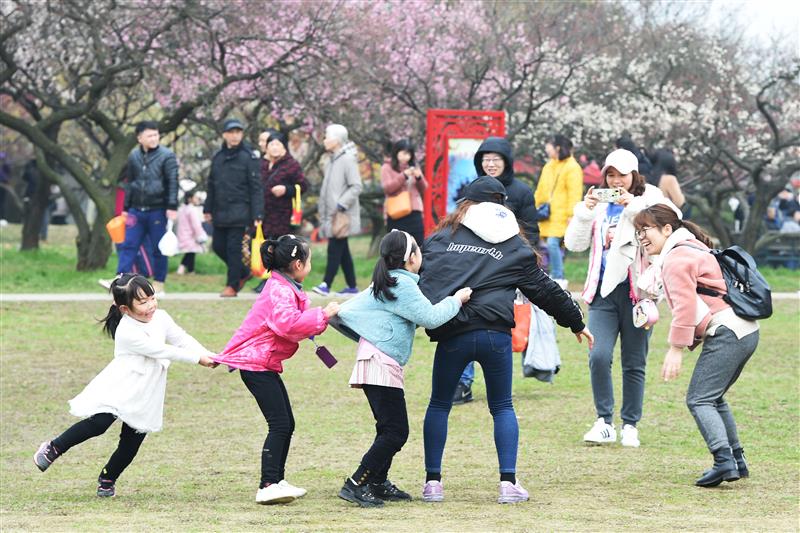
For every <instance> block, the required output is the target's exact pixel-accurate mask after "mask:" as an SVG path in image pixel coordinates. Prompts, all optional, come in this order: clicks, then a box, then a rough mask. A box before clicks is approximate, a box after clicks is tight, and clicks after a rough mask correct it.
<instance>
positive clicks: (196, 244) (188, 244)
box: [175, 189, 208, 276]
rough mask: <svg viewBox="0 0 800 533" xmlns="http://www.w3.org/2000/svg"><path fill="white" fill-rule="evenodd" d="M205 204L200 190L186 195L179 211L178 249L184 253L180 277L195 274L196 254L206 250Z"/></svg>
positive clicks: (178, 272) (179, 269) (179, 267)
mask: <svg viewBox="0 0 800 533" xmlns="http://www.w3.org/2000/svg"><path fill="white" fill-rule="evenodd" d="M202 203H203V199H202V196H201V194H200V191H199V190H198V189H194V190H192V191H189V192H187V193H186V196H185V197H184V199H183V205H182V206H181V207H180V209H178V229H177V234H178V248H179V249H180V251H181V252H183V259H181V264H180V265H178V270H177V271H176V272H175V273H176V274H178V275H179V276H182V275H184V274H194V258H195V254H201V253H203V252H204V251H205V250H204V248H203V243H205V242H206V241H207V240H208V235H207V234H206V231H205V230H204V229H203V219H202V217H203V208H202V207H201V204H202Z"/></svg>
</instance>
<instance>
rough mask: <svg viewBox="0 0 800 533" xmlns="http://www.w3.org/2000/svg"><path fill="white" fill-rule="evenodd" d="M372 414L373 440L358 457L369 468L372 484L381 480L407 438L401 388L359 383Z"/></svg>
mask: <svg viewBox="0 0 800 533" xmlns="http://www.w3.org/2000/svg"><path fill="white" fill-rule="evenodd" d="M362 387H363V389H364V394H365V395H366V396H367V400H368V401H369V407H370V409H372V415H373V416H374V417H375V440H374V441H373V443H372V446H371V447H370V449H369V450H368V451H367V453H365V454H364V457H362V458H361V466H362V467H364V468H366V469H368V470H369V471H370V482H371V483H383V482H384V481H386V478H387V476H388V475H389V469H390V468H391V467H392V459H393V458H394V456H395V455H396V454H397V452H399V451H400V450H401V449H402V447H403V445H404V444H405V443H406V441H407V440H408V412H407V411H406V398H405V393H404V392H403V389H398V388H395V387H382V386H380V385H362Z"/></svg>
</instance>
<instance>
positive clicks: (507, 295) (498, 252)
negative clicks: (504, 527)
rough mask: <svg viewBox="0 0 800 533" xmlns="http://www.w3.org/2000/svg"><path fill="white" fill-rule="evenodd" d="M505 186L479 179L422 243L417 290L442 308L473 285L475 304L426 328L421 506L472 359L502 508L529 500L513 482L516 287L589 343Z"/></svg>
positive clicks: (435, 491)
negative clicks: (488, 422) (490, 428)
mask: <svg viewBox="0 0 800 533" xmlns="http://www.w3.org/2000/svg"><path fill="white" fill-rule="evenodd" d="M504 200H505V188H504V187H503V185H502V184H501V183H500V182H499V181H498V180H496V179H494V178H491V177H489V176H483V177H480V178H478V179H477V180H475V181H474V182H472V183H471V184H470V185H469V186H468V187H467V190H466V192H465V195H464V199H463V200H462V201H461V203H460V204H459V207H458V208H457V209H456V211H455V212H453V213H452V214H450V215H448V216H447V218H445V219H444V220H443V221H442V222H441V223H440V224H439V226H438V227H437V229H436V231H435V233H434V234H433V235H432V236H431V237H430V238H429V239H428V240H427V241H426V243H425V247H424V249H423V250H424V252H423V257H424V261H423V265H424V267H423V271H422V272H421V279H420V283H419V286H420V289H421V290H422V292H423V294H425V296H426V297H427V298H428V299H429V300H431V301H432V302H439V301H441V300H442V299H443V298H444V297H446V296H449V295H451V294H453V293H454V292H455V291H456V290H457V289H458V288H460V287H471V288H472V289H473V293H472V298H471V300H470V302H469V303H467V304H465V305H464V306H463V307H462V308H461V310H460V311H459V313H458V315H456V317H455V318H453V319H452V320H450V321H449V322H447V323H446V324H444V325H443V326H441V327H439V328H437V329H434V330H429V331H428V335H429V336H430V338H431V340H433V341H437V342H438V345H437V347H436V355H435V357H434V362H433V380H432V383H433V385H432V391H431V399H430V403H429V404H428V410H427V412H426V414H425V426H424V441H425V469H426V471H427V477H426V483H425V488H424V489H423V500H425V501H431V502H435V501H442V500H443V499H444V493H443V488H442V484H441V463H442V454H443V452H444V445H445V441H446V439H447V419H448V415H449V414H450V408H451V407H452V404H453V392H454V391H455V389H456V385H457V384H458V380H459V377H460V375H461V372H462V371H463V370H464V367H465V366H466V365H467V364H468V363H469V362H471V361H477V362H478V363H480V365H481V368H482V369H483V375H484V379H485V381H486V396H487V400H488V404H489V411H490V412H491V414H492V418H493V419H494V438H495V446H496V447H497V456H498V460H499V463H500V496H499V498H498V502H499V503H516V502H521V501H526V500H527V499H528V492H527V491H526V490H525V489H524V488H522V486H521V485H520V484H519V482H518V481H517V479H516V461H517V445H518V440H519V427H518V425H517V417H516V414H515V413H514V406H513V404H512V401H511V381H512V367H513V364H512V363H513V358H512V352H511V328H512V327H513V326H514V309H513V305H514V294H515V292H516V290H517V289H520V290H521V291H522V293H523V294H525V295H526V296H527V297H528V298H529V299H530V300H531V301H532V302H533V303H534V304H536V305H537V306H539V307H540V308H542V309H543V310H544V311H545V312H547V313H548V314H550V315H552V316H554V317H555V319H556V321H557V322H558V323H559V325H561V326H563V327H568V328H570V329H571V330H572V332H573V333H574V334H575V336H576V338H577V339H578V341H579V342H581V340H582V338H583V337H585V338H586V339H587V340H588V342H589V345H590V346H591V345H592V344H593V343H594V338H593V337H592V334H591V333H590V332H589V330H588V329H587V328H586V326H585V325H584V323H583V317H582V313H581V310H580V308H579V307H578V305H577V304H576V303H575V302H574V301H573V300H572V298H571V297H570V295H569V293H567V292H566V291H564V290H563V289H561V287H559V285H558V284H557V283H556V282H554V281H553V280H551V279H550V278H549V277H548V276H547V274H545V273H544V272H543V271H542V270H541V269H540V268H539V267H538V266H537V264H536V256H535V255H534V252H533V250H532V249H531V248H530V246H529V245H528V243H527V241H525V240H524V239H523V238H522V237H521V236H520V228H519V225H518V223H517V219H516V217H514V214H513V213H512V212H511V211H510V210H509V209H507V208H506V207H505V206H503V201H504Z"/></svg>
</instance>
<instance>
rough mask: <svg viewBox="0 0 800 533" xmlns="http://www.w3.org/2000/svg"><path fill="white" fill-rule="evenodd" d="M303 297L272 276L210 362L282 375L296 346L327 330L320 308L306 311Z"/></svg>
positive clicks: (306, 302) (300, 292) (277, 276)
mask: <svg viewBox="0 0 800 533" xmlns="http://www.w3.org/2000/svg"><path fill="white" fill-rule="evenodd" d="M308 305H309V299H308V296H306V293H304V292H303V291H301V290H300V289H298V288H297V287H296V286H295V285H294V284H293V283H292V282H291V281H289V280H287V279H286V278H285V277H284V276H283V275H282V274H280V273H278V272H273V274H272V277H271V278H269V280H267V283H266V285H265V286H264V290H263V291H261V295H260V296H259V297H258V300H256V302H255V303H254V304H253V307H252V308H250V312H248V313H247V316H246V317H245V319H244V322H242V325H241V326H239V329H238V330H236V333H234V335H233V338H232V339H231V340H230V341H229V342H228V345H227V346H225V349H224V350H223V351H222V353H221V354H219V355H217V356H215V357H213V359H214V361H217V362H218V363H222V364H225V365H228V366H229V367H231V368H238V369H240V370H251V371H256V372H262V371H266V370H270V371H273V372H278V373H280V372H283V361H284V360H286V359H289V358H290V357H291V356H293V355H294V354H295V352H297V348H298V347H299V346H300V345H299V344H298V343H299V342H300V341H301V340H303V339H307V338H308V337H310V336H312V335H319V334H320V333H322V332H323V331H325V328H326V327H328V319H327V318H325V313H323V312H322V308H321V307H313V308H310V309H309V307H308Z"/></svg>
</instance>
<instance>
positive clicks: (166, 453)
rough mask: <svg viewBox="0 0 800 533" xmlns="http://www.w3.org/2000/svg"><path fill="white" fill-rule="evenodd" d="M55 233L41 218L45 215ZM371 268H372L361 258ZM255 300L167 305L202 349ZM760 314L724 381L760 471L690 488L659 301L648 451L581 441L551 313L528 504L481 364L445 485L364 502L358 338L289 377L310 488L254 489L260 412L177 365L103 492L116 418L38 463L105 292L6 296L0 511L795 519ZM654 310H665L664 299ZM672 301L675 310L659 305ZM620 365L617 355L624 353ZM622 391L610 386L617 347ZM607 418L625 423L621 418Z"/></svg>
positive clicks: (474, 526) (570, 367) (420, 388)
mask: <svg viewBox="0 0 800 533" xmlns="http://www.w3.org/2000/svg"><path fill="white" fill-rule="evenodd" d="M51 229H52V228H51ZM362 275H363V273H362ZM249 304H250V302H246V301H236V300H228V301H213V302H175V301H173V302H170V301H164V302H163V307H164V308H165V309H166V310H167V311H169V312H170V314H171V315H172V316H173V317H174V318H175V319H176V321H177V322H178V323H179V324H180V325H182V326H183V327H184V328H186V329H187V330H188V331H189V332H190V333H192V334H194V335H195V336H196V337H197V338H198V339H199V340H200V341H201V342H202V343H203V344H205V345H206V346H207V347H209V348H210V349H215V350H219V349H221V348H222V346H223V345H224V344H225V343H226V342H227V340H228V339H229V337H230V335H231V334H232V332H233V330H234V329H235V328H236V327H237V326H238V325H239V323H240V322H241V320H242V318H243V317H244V315H245V313H246V312H247V310H248V308H249ZM775 309H776V313H775V316H774V317H773V318H771V319H770V320H767V321H764V322H762V330H761V335H762V337H761V338H762V341H761V346H760V347H759V350H758V352H757V353H756V354H755V356H754V357H753V359H752V360H751V362H750V364H749V365H748V366H747V368H746V369H745V371H744V373H743V375H742V377H741V379H740V382H739V383H737V384H736V385H735V387H734V388H733V390H732V391H731V392H730V393H729V400H730V402H731V405H732V407H733V410H734V412H735V413H736V415H737V418H738V422H739V429H740V433H741V437H742V441H743V443H744V444H745V449H746V450H747V453H748V457H749V459H750V463H751V472H752V477H751V478H750V479H749V480H743V481H739V482H736V483H730V484H724V485H723V486H722V487H720V488H719V489H716V490H706V489H699V488H695V487H693V486H692V484H691V483H692V481H693V480H694V479H695V477H697V476H698V475H700V473H701V472H702V471H703V470H704V469H705V468H707V467H708V466H709V465H710V458H711V456H710V455H709V454H708V452H707V451H706V450H705V448H704V445H703V441H702V438H701V437H700V434H699V432H698V431H697V428H696V426H695V424H694V421H693V419H692V417H691V415H690V414H689V412H688V410H687V409H686V407H685V405H684V395H685V391H686V387H687V386H688V383H689V378H690V375H691V371H692V368H693V364H694V360H695V358H696V355H695V354H690V355H689V356H688V357H687V358H686V362H685V368H684V370H683V373H682V375H681V376H680V378H679V379H678V380H677V381H676V382H672V383H663V382H661V381H660V380H659V379H658V373H659V370H660V365H661V362H662V361H663V356H664V353H665V352H666V349H667V344H666V332H667V327H666V326H667V324H668V322H667V320H668V318H669V317H668V316H665V317H663V318H662V322H661V323H659V324H658V325H657V326H656V329H655V332H654V335H653V337H652V341H651V352H650V354H651V355H650V365H649V368H648V371H647V388H646V394H645V406H644V418H643V420H642V422H641V425H640V430H641V440H642V447H641V448H639V449H623V448H621V447H620V446H619V445H614V446H608V447H586V446H584V445H583V444H582V443H581V437H582V435H583V433H584V432H585V431H586V430H587V429H588V427H589V426H590V425H591V424H592V423H593V422H594V410H593V407H592V400H591V389H590V385H589V376H588V368H587V363H586V351H585V348H584V347H582V346H580V345H578V344H577V343H575V341H574V338H573V337H572V336H571V335H570V334H569V332H567V331H565V330H561V329H559V345H560V348H561V355H562V360H563V368H562V371H561V373H559V375H558V376H557V377H556V381H555V384H554V385H553V386H550V385H545V384H542V383H540V382H538V381H535V380H531V379H523V378H522V377H521V369H519V368H518V369H516V371H515V376H514V404H515V407H516V410H517V415H518V418H519V422H520V449H519V459H518V472H519V476H520V479H521V481H522V482H523V483H524V484H525V486H526V487H527V488H528V489H529V491H530V492H531V500H532V501H531V502H529V503H527V504H520V505H513V506H500V505H497V504H496V503H494V501H495V498H496V496H497V477H498V476H497V457H496V454H495V450H494V443H493V439H492V433H491V417H490V415H489V413H488V409H487V407H486V401H485V398H486V395H485V389H484V385H483V380H482V378H481V377H480V370H478V373H479V376H478V378H477V381H476V385H475V388H474V392H475V396H476V400H475V401H474V402H472V403H470V404H467V405H465V406H461V407H456V408H454V409H453V411H452V413H451V416H450V426H449V427H450V432H449V436H448V442H447V448H446V452H445V457H444V465H443V466H444V469H443V470H444V472H443V473H444V482H445V487H446V498H447V499H446V501H445V502H444V503H443V504H441V505H431V504H424V503H422V502H420V501H419V500H418V499H417V500H416V501H414V502H411V503H409V504H394V505H387V506H386V507H385V508H383V509H378V510H362V509H358V508H354V507H352V506H350V505H349V504H346V503H345V502H343V501H342V500H340V499H339V498H337V497H336V494H337V492H338V489H339V487H340V486H341V484H342V481H343V479H344V478H345V476H347V475H349V474H350V473H351V472H352V471H353V470H354V468H355V467H356V466H357V463H358V461H359V460H360V458H361V455H362V454H363V453H364V451H366V449H367V447H368V445H369V443H370V442H371V439H372V437H373V431H374V429H373V426H374V422H373V421H372V419H371V415H370V412H369V407H368V404H367V402H366V399H365V398H364V396H363V393H361V392H360V391H357V390H353V389H350V388H349V387H348V385H347V382H348V378H349V376H350V371H351V369H352V363H353V359H354V357H353V356H354V353H355V345H354V344H353V343H351V342H350V341H347V340H346V339H344V338H343V337H341V336H339V335H338V334H337V333H336V332H334V331H330V332H326V333H325V334H324V335H322V336H321V337H320V339H321V341H322V343H324V344H326V345H327V346H328V347H329V348H330V349H331V350H332V351H333V353H334V354H336V356H337V357H338V358H339V360H340V364H339V365H337V366H335V367H334V368H333V369H332V370H328V369H326V368H325V367H324V366H323V365H322V363H321V362H320V361H319V360H318V359H317V358H316V357H315V356H314V354H313V346H311V344H310V343H308V342H303V343H302V344H301V349H300V351H299V352H298V354H297V355H295V357H294V358H293V359H291V360H289V361H288V362H287V364H286V372H285V374H284V378H285V381H286V384H287V388H288V390H289V394H290V397H291V399H292V402H293V406H294V410H295V417H296V420H297V429H296V432H295V436H294V439H293V441H292V449H291V452H290V455H289V461H288V464H287V472H288V477H289V480H290V481H292V482H293V483H296V484H297V485H299V486H303V487H306V488H308V489H309V494H308V496H306V498H304V499H303V500H300V501H297V502H294V503H292V504H290V505H286V506H274V507H261V506H258V505H256V504H255V503H254V502H253V498H254V496H255V490H256V485H257V482H258V476H259V454H260V450H261V446H262V443H263V439H264V436H265V434H266V425H265V423H264V421H263V419H262V417H261V414H260V412H259V411H258V408H257V406H256V404H255V401H254V400H253V398H252V397H251V396H250V395H249V393H248V392H247V390H246V389H245V387H244V385H243V384H242V382H241V380H240V379H239V377H238V375H236V374H235V373H234V374H229V373H227V372H226V371H225V369H224V368H218V369H216V370H214V371H211V370H207V369H204V368H201V367H199V366H192V365H187V364H181V363H176V364H174V365H173V366H172V367H171V368H170V377H169V386H168V388H167V400H166V409H165V424H164V431H163V432H160V433H156V434H152V435H150V436H148V437H147V438H146V439H145V441H144V444H143V446H142V449H141V451H140V453H139V456H138V457H137V458H136V460H135V461H134V463H133V464H132V465H131V466H130V468H129V469H128V471H126V472H125V474H124V475H123V476H122V477H121V478H120V480H119V483H118V485H117V493H118V494H119V496H118V497H117V498H115V499H113V500H111V501H108V500H101V499H99V498H97V497H96V496H95V495H94V490H95V479H96V478H97V475H98V473H99V470H100V468H101V467H102V466H103V464H104V463H105V461H106V460H107V458H108V456H109V454H110V453H111V451H112V450H113V448H114V447H115V445H116V440H117V436H116V435H117V432H118V431H119V429H118V426H117V425H115V426H112V428H111V429H110V430H109V432H108V433H107V434H106V435H104V436H101V437H98V438H96V439H92V440H90V441H88V442H86V443H84V444H82V445H80V446H78V447H76V448H75V449H73V450H71V451H70V452H69V453H68V454H66V455H65V456H64V457H62V458H61V459H59V461H58V462H57V463H56V464H55V465H54V466H53V467H52V468H51V469H49V470H48V471H47V472H46V473H44V474H41V473H39V471H38V470H37V469H36V467H35V466H34V465H33V464H32V461H31V456H32V454H33V452H34V451H35V449H36V447H37V446H38V444H39V443H40V442H41V441H42V440H44V439H46V438H50V437H53V436H55V435H56V434H58V433H59V432H60V431H63V430H64V429H66V428H67V427H68V426H69V425H70V424H72V423H74V421H75V420H76V419H75V418H73V417H71V416H70V415H69V414H68V407H67V405H66V402H67V400H69V399H70V398H72V397H73V396H74V395H76V394H77V393H78V392H80V390H81V389H82V388H83V387H84V386H85V385H86V384H87V383H88V382H89V380H91V379H92V378H93V377H94V376H95V375H96V374H97V373H98V372H99V371H100V369H102V368H103V366H104V365H105V364H106V363H107V362H108V361H109V359H110V357H111V356H112V353H113V343H112V341H110V340H109V339H107V338H104V337H102V336H101V335H100V331H99V328H98V326H97V325H95V324H94V323H93V321H94V319H95V318H97V317H99V316H101V315H102V314H104V312H105V309H104V308H103V306H101V305H98V303H96V302H95V303H91V302H74V303H68V304H51V303H8V302H6V303H2V304H0V316H2V323H1V324H0V334H1V338H2V357H0V400H2V401H0V415H1V416H0V476H1V477H2V487H3V488H2V494H0V521H2V524H0V527H1V528H2V530H3V531H25V530H27V531H30V530H37V531H64V530H85V531H109V530H157V531H172V530H187V531H201V530H202V531H205V530H216V531H255V530H263V529H264V528H266V527H274V528H280V530H282V531H332V530H337V531H343V530H348V531H356V530H381V531H383V530H385V531H423V530H426V531H429V530H441V531H455V530H459V531H465V530H468V531H517V530H531V529H533V530H558V531H563V530H581V531H607V530H693V531H697V530H708V531H716V530H770V531H796V530H797V529H798V518H799V513H798V498H799V497H800V442H799V441H798V438H797V436H798V429H800V388H799V387H798V371H800V358H798V346H800V339H798V328H797V325H798V319H800V312H799V311H798V304H797V302H795V301H778V302H776V303H775ZM662 310H663V309H662ZM664 314H665V315H667V312H666V311H664ZM433 350H434V345H433V344H431V343H429V342H428V341H427V338H426V337H425V336H424V334H423V333H422V332H421V331H420V332H419V333H418V336H417V340H416V344H415V349H414V356H413V357H412V360H411V362H410V364H409V366H408V373H407V381H406V382H407V388H406V398H407V401H408V408H409V420H410V423H411V435H410V439H409V442H408V444H407V445H406V446H405V448H404V449H403V451H402V452H401V453H400V454H399V455H398V456H397V458H396V460H395V462H394V466H393V468H392V472H391V477H392V480H393V481H395V482H396V483H397V484H398V485H399V486H400V487H402V488H405V489H407V490H409V491H410V492H412V494H413V495H414V497H415V498H417V497H418V496H419V494H420V490H421V486H422V483H423V481H424V467H423V464H424V463H423V449H422V421H423V417H424V413H425V408H426V406H427V400H428V397H429V394H430V373H431V364H432V359H433ZM616 359H617V361H618V357H617V358H616ZM614 373H615V387H616V391H617V393H618V394H619V393H620V378H619V363H618V362H617V363H615V366H614ZM617 423H619V422H618V421H617Z"/></svg>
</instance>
